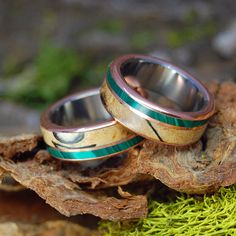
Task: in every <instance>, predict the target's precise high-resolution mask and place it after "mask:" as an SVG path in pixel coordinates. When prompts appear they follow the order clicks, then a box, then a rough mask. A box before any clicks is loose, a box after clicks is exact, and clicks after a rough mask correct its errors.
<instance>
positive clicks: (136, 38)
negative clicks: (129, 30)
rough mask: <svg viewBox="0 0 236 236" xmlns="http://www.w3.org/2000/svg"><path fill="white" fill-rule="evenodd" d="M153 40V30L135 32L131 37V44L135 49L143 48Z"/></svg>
mask: <svg viewBox="0 0 236 236" xmlns="http://www.w3.org/2000/svg"><path fill="white" fill-rule="evenodd" d="M154 40H155V37H154V34H153V32H150V31H142V32H137V33H135V34H134V35H133V36H132V37H131V45H132V46H133V47H134V48H135V49H144V48H146V47H148V46H149V45H150V44H151V43H153V41H154Z"/></svg>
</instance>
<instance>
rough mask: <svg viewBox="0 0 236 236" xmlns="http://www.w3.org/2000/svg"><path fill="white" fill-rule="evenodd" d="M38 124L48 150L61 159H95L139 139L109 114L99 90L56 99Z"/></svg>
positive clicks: (111, 154) (139, 139)
mask: <svg viewBox="0 0 236 236" xmlns="http://www.w3.org/2000/svg"><path fill="white" fill-rule="evenodd" d="M40 123H41V124H40V125H41V131H42V134H43V138H44V140H45V143H46V144H47V145H48V151H49V153H50V154H51V155H52V156H54V157H55V158H59V159H61V160H68V161H88V160H94V159H96V160H97V159H101V158H105V157H109V156H113V155H116V154H119V153H123V152H125V151H127V150H128V149H130V148H132V147H134V146H136V145H138V144H140V143H141V142H142V141H143V138H142V137H141V136H138V135H136V134H134V133H133V132H131V131H129V130H128V129H127V128H125V127H123V126H122V125H120V124H119V123H118V122H116V121H115V120H114V119H113V118H112V117H111V116H110V115H109V113H108V112H107V111H106V109H105V108H104V106H103V104H102V102H101V98H100V94H99V89H92V90H88V91H85V92H81V93H77V94H74V95H71V96H69V97H66V98H63V99H61V100H59V101H58V102H56V103H55V104H54V105H52V106H51V107H49V108H48V109H47V110H46V111H45V112H44V113H43V114H42V116H41V121H40Z"/></svg>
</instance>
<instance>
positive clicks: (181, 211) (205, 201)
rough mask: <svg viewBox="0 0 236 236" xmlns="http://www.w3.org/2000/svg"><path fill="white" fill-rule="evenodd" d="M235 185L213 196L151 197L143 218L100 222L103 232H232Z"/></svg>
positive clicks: (132, 234)
mask: <svg viewBox="0 0 236 236" xmlns="http://www.w3.org/2000/svg"><path fill="white" fill-rule="evenodd" d="M235 199H236V186H231V187H230V188H222V189H220V190H219V191H218V192H217V193H215V194H214V195H211V196H209V195H205V196H203V197H193V196H187V195H184V194H183V195H181V196H180V197H177V199H176V200H174V201H171V202H159V201H156V200H152V201H150V203H149V214H148V217H147V218H146V219H140V220H139V221H136V222H134V221H133V222H127V221H126V222H116V223H114V222H110V221H102V222H101V225H100V231H101V233H102V234H103V235H105V236H109V235H114V236H118V235H122V236H123V235H124V236H137V235H165V236H168V235H175V236H178V235H179V236H180V235H188V236H191V235H192V236H193V235H207V236H211V235H236V201H235Z"/></svg>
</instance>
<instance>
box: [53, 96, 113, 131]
mask: <svg viewBox="0 0 236 236" xmlns="http://www.w3.org/2000/svg"><path fill="white" fill-rule="evenodd" d="M49 116H50V119H51V121H52V122H53V123H55V124H57V125H61V126H64V127H71V126H74V127H76V126H81V125H93V124H96V123H98V122H105V121H110V120H112V117H111V116H110V114H109V113H108V112H107V111H106V109H105V108H104V105H103V104H102V101H101V98H100V95H99V94H94V95H90V96H87V97H83V98H78V99H76V98H73V100H72V101H67V102H65V103H64V104H63V105H61V106H59V107H57V108H56V109H55V110H53V111H52V112H51V113H50V114H49Z"/></svg>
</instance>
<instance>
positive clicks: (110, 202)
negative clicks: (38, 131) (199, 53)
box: [0, 82, 236, 220]
mask: <svg viewBox="0 0 236 236" xmlns="http://www.w3.org/2000/svg"><path fill="white" fill-rule="evenodd" d="M209 88H210V90H211V91H212V92H213V93H214V94H215V98H216V114H215V116H214V117H213V118H212V119H211V120H210V124H209V127H208V129H207V131H206V133H205V135H204V136H203V138H202V139H201V140H200V141H199V142H197V143H196V144H194V145H192V146H188V147H184V148H176V147H171V146H166V145H161V144H158V143H155V142H152V141H146V142H145V143H144V145H143V146H142V147H139V148H135V149H133V150H131V151H130V152H129V155H128V156H127V157H126V158H123V159H122V158H121V157H116V158H111V159H109V160H108V162H106V163H104V164H102V165H101V166H99V167H97V168H94V169H83V168H82V167H81V166H80V165H76V164H70V163H62V162H60V161H58V160H55V159H53V158H51V156H49V154H48V153H47V152H46V151H45V147H43V145H42V139H41V137H39V136H31V137H29V136H27V137H17V138H15V139H14V138H12V139H11V140H10V144H9V143H8V142H7V140H4V141H1V140H0V148H1V149H0V153H1V156H2V158H1V160H0V167H1V168H2V169H4V171H5V172H7V173H8V174H10V175H11V176H12V177H13V178H14V179H15V180H16V181H18V182H20V183H21V184H22V185H24V186H26V187H27V188H30V189H32V190H34V191H35V192H36V193H37V194H39V196H41V197H42V198H43V199H45V200H46V201H47V202H48V203H49V204H50V205H51V206H53V207H55V208H56V209H57V210H58V211H60V212H61V213H62V214H65V215H67V216H69V215H75V214H84V213H90V214H94V215H96V216H100V217H102V218H104V219H111V220H124V219H131V218H138V217H143V216H145V215H146V213H147V201H146V197H145V196H144V195H132V196H129V194H125V195H123V194H122V195H123V196H120V197H118V195H117V194H114V191H113V192H112V194H111V192H110V189H111V188H110V187H111V186H120V185H126V184H128V183H130V182H134V181H141V180H150V179H152V178H153V177H154V178H156V179H159V180H160V181H161V182H163V183H164V184H166V185H167V186H169V187H170V188H173V189H175V190H177V191H181V192H187V193H209V192H213V191H216V190H217V189H218V188H220V187H221V186H228V185H231V184H234V183H236V84H235V83H233V82H225V83H222V84H219V85H217V84H212V85H210V86H209ZM9 145H13V151H11V148H10V146H9ZM21 145H22V147H23V148H22V149H21ZM98 189H100V190H98ZM119 192H122V191H119ZM125 196H129V197H125Z"/></svg>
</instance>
